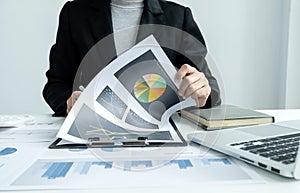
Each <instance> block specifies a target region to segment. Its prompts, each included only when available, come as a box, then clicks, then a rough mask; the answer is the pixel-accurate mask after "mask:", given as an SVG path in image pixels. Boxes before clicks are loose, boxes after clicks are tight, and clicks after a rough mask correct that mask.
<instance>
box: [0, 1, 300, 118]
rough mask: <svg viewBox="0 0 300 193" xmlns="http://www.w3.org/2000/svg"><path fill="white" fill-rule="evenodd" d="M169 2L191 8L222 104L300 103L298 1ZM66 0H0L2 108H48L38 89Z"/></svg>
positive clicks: (288, 105)
mask: <svg viewBox="0 0 300 193" xmlns="http://www.w3.org/2000/svg"><path fill="white" fill-rule="evenodd" d="M173 1H174V2H177V3H180V4H182V5H185V6H188V7H190V8H191V9H192V12H193V15H194V18H195V20H196V22H197V23H198V25H199V27H200V29H201V31H202V34H203V36H204V37H205V40H206V43H207V46H208V50H209V53H210V57H212V58H213V60H214V62H215V64H216V66H215V67H212V70H213V71H214V73H215V74H216V76H217V78H218V80H219V81H220V82H221V84H222V85H224V91H223V96H224V100H223V101H224V102H225V103H227V104H234V105H239V106H243V107H247V108H252V109H278V108H280V109H285V108H300V87H299V85H298V84H299V83H300V76H299V75H298V72H300V54H299V50H300V37H299V34H300V21H299V18H300V0H173ZM65 2H66V1H65V0H43V1H41V0H23V1H20V0H0V92H1V94H0V113H1V114H19V113H21V114H22V113H42V114H44V113H52V111H51V109H50V108H49V107H48V105H47V104H46V103H45V102H44V99H43V98H42V89H43V86H44V84H45V83H46V77H45V72H46V71H47V69H48V66H49V63H48V55H49V50H50V48H51V46H52V45H53V43H54V42H55V35H56V30H57V25H58V15H59V12H60V10H61V8H62V6H63V4H64V3H65ZM297 85H298V86H297Z"/></svg>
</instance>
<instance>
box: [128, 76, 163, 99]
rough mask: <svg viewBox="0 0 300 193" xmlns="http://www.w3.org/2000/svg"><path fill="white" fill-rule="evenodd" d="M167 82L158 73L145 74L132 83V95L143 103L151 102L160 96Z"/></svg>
mask: <svg viewBox="0 0 300 193" xmlns="http://www.w3.org/2000/svg"><path fill="white" fill-rule="evenodd" d="M166 88H167V84H166V81H165V79H163V78H162V77H161V76H160V75H158V74H146V75H144V76H143V77H142V78H140V79H139V80H138V81H136V83H135V85H134V89H133V90H134V96H135V97H136V98H137V99H138V100H139V101H140V102H143V103H151V102H153V101H155V100H157V99H158V98H159V97H161V96H162V95H163V94H164V92H165V91H166Z"/></svg>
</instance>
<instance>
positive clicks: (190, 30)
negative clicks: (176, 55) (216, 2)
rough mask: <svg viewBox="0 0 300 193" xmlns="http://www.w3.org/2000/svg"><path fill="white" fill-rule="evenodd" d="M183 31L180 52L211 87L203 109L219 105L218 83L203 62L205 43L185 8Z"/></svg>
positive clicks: (189, 12)
mask: <svg viewBox="0 0 300 193" xmlns="http://www.w3.org/2000/svg"><path fill="white" fill-rule="evenodd" d="M183 31H185V32H187V35H183V37H182V45H183V47H182V48H181V52H183V53H184V54H185V55H186V56H187V57H188V58H189V59H190V60H192V65H193V66H194V67H196V68H197V69H198V70H199V71H201V72H203V73H204V74H205V76H206V78H207V79H208V81H209V85H210V87H211V94H210V96H209V98H208V100H207V102H206V105H205V106H204V108H209V107H213V106H216V105H220V104H221V98H220V89H219V86H218V82H217V80H216V78H215V77H214V76H213V75H212V73H211V71H210V69H209V67H208V64H207V62H206V60H205V56H206V54H207V49H206V45H205V41H204V38H203V36H202V34H201V32H200V29H199V27H198V26H197V24H196V22H195V20H194V18H193V16H192V12H191V10H190V9H189V8H185V18H184V24H183ZM195 40H197V41H195Z"/></svg>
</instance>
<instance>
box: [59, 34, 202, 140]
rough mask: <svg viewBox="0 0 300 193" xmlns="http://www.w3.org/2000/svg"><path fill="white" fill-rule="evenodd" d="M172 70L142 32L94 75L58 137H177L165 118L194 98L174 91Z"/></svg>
mask: <svg viewBox="0 0 300 193" xmlns="http://www.w3.org/2000/svg"><path fill="white" fill-rule="evenodd" d="M176 72H177V71H176V69H175V67H174V66H173V64H172V63H171V62H170V60H169V58H168V57H167V55H166V54H165V53H164V51H163V49H162V48H161V47H160V45H159V44H158V42H157V41H156V39H155V38H154V36H152V35H151V36H149V37H147V38H146V39H144V40H143V41H141V42H140V43H138V44H137V45H135V46H134V47H132V48H131V49H130V50H128V51H126V52H124V53H123V54H122V55H120V56H118V57H117V58H116V59H115V60H113V61H112V62H111V63H110V64H109V65H107V66H106V67H105V68H104V69H103V70H101V71H100V72H99V73H98V74H97V75H96V76H95V78H94V79H93V80H92V81H91V82H90V83H89V84H88V86H87V87H86V89H85V90H84V92H83V93H82V94H81V96H80V97H79V99H78V100H77V101H76V103H75V105H74V107H73V108H72V110H71V112H70V113H69V114H68V117H67V118H66V120H65V122H64V123H63V125H62V127H61V129H60V131H59V132H58V134H57V137H58V138H62V139H65V140H68V141H71V142H74V143H87V142H88V139H90V138H95V137H97V138H99V139H100V140H105V141H108V140H115V141H117V140H134V139H137V137H139V136H142V137H146V138H147V139H148V140H149V141H153V142H154V141H155V142H166V143H168V142H180V141H181V139H180V137H179V136H178V133H176V131H175V130H174V128H173V126H172V125H171V124H170V122H169V118H170V116H171V115H172V114H173V113H175V112H176V111H178V110H180V109H183V108H186V107H189V106H195V105H196V103H195V101H194V100H193V99H191V98H188V99H186V100H184V99H183V98H182V97H181V96H179V94H178V89H179V85H180V82H179V83H175V81H174V79H175V74H176Z"/></svg>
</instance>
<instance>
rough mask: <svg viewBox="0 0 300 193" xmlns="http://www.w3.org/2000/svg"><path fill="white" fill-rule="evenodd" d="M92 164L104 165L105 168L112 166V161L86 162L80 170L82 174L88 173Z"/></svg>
mask: <svg viewBox="0 0 300 193" xmlns="http://www.w3.org/2000/svg"><path fill="white" fill-rule="evenodd" d="M92 165H96V166H104V169H111V168H112V162H84V163H83V166H82V168H81V170H80V172H79V173H80V175H87V174H88V172H89V170H90V168H91V166H92Z"/></svg>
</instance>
